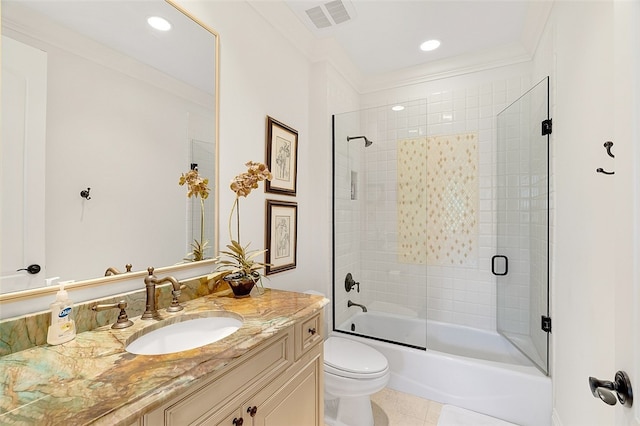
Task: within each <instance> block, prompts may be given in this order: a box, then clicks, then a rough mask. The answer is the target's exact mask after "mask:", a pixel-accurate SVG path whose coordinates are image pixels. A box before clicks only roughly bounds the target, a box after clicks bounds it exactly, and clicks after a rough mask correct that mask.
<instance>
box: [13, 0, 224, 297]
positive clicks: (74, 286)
mask: <svg viewBox="0 0 640 426" xmlns="http://www.w3.org/2000/svg"><path fill="white" fill-rule="evenodd" d="M164 1H165V2H166V3H168V4H169V5H171V6H172V7H174V8H175V9H176V10H178V11H179V12H181V13H183V14H184V15H185V16H186V17H188V18H189V19H191V20H192V21H193V22H194V23H195V24H197V25H200V26H201V27H202V28H204V29H205V30H207V31H208V32H210V33H211V34H212V35H214V36H215V49H216V51H215V76H214V78H215V82H214V84H215V100H214V107H215V114H214V123H215V131H214V137H215V156H216V158H215V161H214V164H215V172H214V176H215V182H216V185H215V186H214V188H213V196H214V201H215V206H216V208H215V209H214V213H213V215H214V225H213V226H214V232H215V236H214V244H213V250H214V253H216V254H217V253H218V250H219V244H220V243H219V241H220V237H219V206H218V203H219V191H218V188H219V186H220V185H218V184H217V183H218V178H219V161H220V160H219V151H220V34H218V32H217V31H215V30H214V29H213V28H211V27H209V26H208V25H206V24H205V23H204V22H202V21H201V20H200V19H198V18H196V17H195V16H194V15H193V14H191V13H190V12H188V11H187V10H186V9H185V8H183V7H182V6H180V5H178V4H177V3H176V2H175V1H174V0H164ZM0 13H1V12H0ZM0 30H1V23H0ZM214 264H215V261H214V259H206V260H201V261H198V262H190V263H183V264H180V265H173V266H165V267H156V272H157V273H162V274H170V273H176V272H185V271H188V270H190V269H194V270H195V269H199V268H202V267H207V266H210V267H211V268H212V269H213V267H214ZM147 274H148V272H147V271H146V270H142V271H137V272H130V273H122V274H119V275H112V276H109V277H98V278H92V279H88V280H81V281H77V282H71V283H68V284H67V285H65V289H66V290H80V289H87V288H92V287H98V286H103V285H110V284H113V283H116V282H119V281H125V280H135V279H143V278H144V277H145V276H146V275H147ZM196 276H198V275H196ZM196 276H194V277H196ZM58 289H59V288H58V286H57V285H54V286H50V287H40V288H33V289H29V290H22V291H16V292H12V293H4V294H0V307H1V305H2V304H3V303H16V302H21V301H27V300H29V299H32V298H36V297H41V296H47V295H53V294H55V293H56V292H57V291H58Z"/></svg>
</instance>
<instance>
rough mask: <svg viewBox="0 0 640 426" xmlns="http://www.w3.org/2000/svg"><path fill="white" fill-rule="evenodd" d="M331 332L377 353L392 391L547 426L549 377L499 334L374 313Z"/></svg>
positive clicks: (524, 423)
mask: <svg viewBox="0 0 640 426" xmlns="http://www.w3.org/2000/svg"><path fill="white" fill-rule="evenodd" d="M352 328H353V330H354V331H353V332H350V331H349V330H351V329H352ZM341 330H345V331H341ZM334 333H336V335H339V336H341V337H348V338H352V339H354V340H359V341H361V342H363V343H365V344H367V345H369V346H372V347H374V348H376V349H377V350H378V351H380V352H381V353H382V354H383V355H384V356H385V357H386V358H387V359H388V360H389V364H390V367H391V379H390V381H389V385H388V386H389V387H390V388H392V389H396V390H398V391H401V392H406V393H409V394H413V395H417V396H420V397H422V398H426V399H430V400H433V401H438V402H440V403H443V404H452V405H455V406H457V407H462V408H466V409H468V410H472V411H476V412H478V413H483V414H487V415H490V416H493V417H497V418H500V419H503V420H506V421H509V422H512V423H516V424H518V425H522V426H549V425H551V379H550V378H549V377H547V376H545V375H544V374H542V373H541V372H540V371H539V370H538V369H537V368H536V367H535V366H533V365H532V364H531V362H530V361H529V360H528V359H527V358H526V357H525V356H523V355H522V354H521V353H520V352H519V351H518V350H517V349H515V348H514V347H513V346H512V345H511V344H510V343H509V342H508V341H506V339H504V338H503V337H502V336H500V335H499V334H498V333H494V332H488V331H484V330H479V329H474V328H470V327H463V326H457V325H453V324H447V323H441V322H436V321H428V324H425V321H424V320H419V319H417V318H406V317H403V316H400V315H395V314H388V313H384V312H375V311H369V312H367V313H363V312H360V313H357V314H355V315H354V316H352V317H351V318H349V319H348V320H347V321H345V322H343V323H342V324H341V325H340V326H339V327H337V330H335V331H334ZM361 335H365V336H374V337H375V339H371V338H365V337H363V336H361ZM376 339H383V340H390V341H396V342H397V341H400V342H401V343H403V344H406V345H411V346H412V347H408V346H402V345H398V344H393V343H388V342H385V341H383V340H376ZM409 339H411V340H409ZM420 339H421V340H420ZM424 347H428V349H427V350H425V349H424Z"/></svg>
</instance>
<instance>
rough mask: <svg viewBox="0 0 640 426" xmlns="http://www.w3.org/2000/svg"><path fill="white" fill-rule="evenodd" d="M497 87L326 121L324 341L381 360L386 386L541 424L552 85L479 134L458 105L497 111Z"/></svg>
mask: <svg viewBox="0 0 640 426" xmlns="http://www.w3.org/2000/svg"><path fill="white" fill-rule="evenodd" d="M504 83H505V84H504V85H503V86H505V87H506V86H508V85H515V82H514V81H511V80H509V82H508V83H509V84H507V82H506V81H505V82H504ZM517 84H518V85H520V84H522V85H521V86H519V87H520V88H521V89H524V79H518V83H517ZM500 86H501V85H499V84H495V83H493V84H491V85H485V86H483V87H480V88H475V89H474V88H470V89H466V88H465V89H464V90H462V89H461V88H460V90H457V89H456V90H452V91H446V92H442V93H440V92H437V93H434V94H433V96H432V97H431V98H430V99H415V100H412V101H406V102H401V104H402V105H394V106H393V108H392V106H391V105H383V106H380V107H373V108H367V109H363V110H359V111H352V112H345V113H342V114H337V115H334V117H333V123H332V124H333V191H334V193H333V214H334V216H333V236H334V241H333V249H334V252H333V257H334V265H333V267H334V270H333V277H334V278H333V299H334V300H333V302H334V303H333V307H334V311H333V322H334V329H335V331H334V333H336V334H340V335H342V336H344V335H345V334H346V335H348V337H350V338H353V339H356V340H361V341H362V342H363V343H365V344H367V345H370V346H372V347H374V348H375V349H377V350H378V351H379V352H381V353H382V354H383V355H384V356H386V358H387V359H388V361H389V364H390V368H391V379H390V382H389V386H390V387H391V388H394V389H397V390H399V391H403V392H407V393H410V394H414V395H418V396H421V397H424V398H427V399H431V400H434V401H438V402H441V403H445V404H451V405H455V406H458V407H462V408H466V409H469V410H472V411H476V412H479V413H483V414H487V415H490V416H494V417H497V418H500V419H503V420H506V421H509V422H513V423H516V424H518V425H522V426H548V425H550V424H551V411H552V405H551V401H552V392H551V379H550V378H549V377H548V376H547V375H546V373H548V371H549V341H550V339H549V333H550V331H551V318H550V309H549V259H550V250H549V238H550V232H549V229H550V228H549V217H550V213H549V206H550V204H551V203H550V173H549V132H548V131H546V130H545V126H548V127H546V128H549V127H550V124H551V122H550V117H549V105H550V103H549V93H550V91H549V79H548V78H545V79H543V80H542V81H540V82H539V83H538V84H536V85H535V86H534V87H532V88H531V89H529V90H528V91H526V92H525V93H524V95H523V96H521V97H520V98H518V99H517V100H516V101H515V102H513V103H512V104H510V105H509V106H508V107H507V108H505V109H503V110H502V111H501V112H500V113H499V114H498V116H497V119H496V122H495V127H493V125H492V129H493V130H495V133H494V132H491V131H486V129H484V130H485V131H482V130H483V129H481V128H480V126H479V123H478V120H477V117H476V116H474V115H472V114H468V111H469V109H468V108H467V106H466V105H470V104H473V105H477V103H478V93H480V94H482V93H483V91H484V92H485V95H486V96H480V98H483V99H484V102H486V105H485V107H486V108H485V109H486V110H487V111H490V110H491V109H492V108H493V110H496V111H497V110H499V108H503V107H504V106H503V105H501V104H499V102H498V101H497V100H498V99H500V98H504V97H505V95H506V94H505V93H498V89H499V87H500ZM493 92H496V93H495V96H491V94H492V93H493ZM445 95H446V96H447V99H445ZM498 95H500V96H498ZM445 100H446V102H445ZM451 100H453V102H451ZM456 101H457V102H456ZM399 106H401V108H398V107H399ZM445 107H446V108H447V109H446V110H444V109H443V108H445ZM428 113H429V114H428ZM445 113H446V115H447V117H454V120H458V119H459V120H458V122H457V123H455V124H454V126H453V127H450V126H449V127H444V125H442V126H441V125H440V124H441V123H440V121H439V120H440V119H441V118H442V119H443V120H444V116H445ZM456 116H457V117H458V119H456V118H455V117H456ZM540 123H542V124H543V131H542V132H541V131H540ZM485 124H486V123H485ZM354 135H362V136H354ZM369 138H371V139H369ZM360 140H364V144H362V143H361V142H360ZM372 140H373V142H372ZM363 145H364V146H363ZM488 153H495V155H486V154H488ZM481 160H482V161H481ZM523 165H525V166H526V167H523ZM483 209H484V211H482V210H483ZM481 211H482V214H479V212H481ZM487 248H488V250H487ZM509 265H511V267H509ZM352 272H353V273H354V274H355V275H357V276H358V277H359V278H358V279H360V278H361V279H362V285H360V284H359V283H357V282H354V283H353V284H354V285H355V289H354V288H353V285H349V284H351V282H350V281H349V280H348V279H345V278H344V277H345V275H347V277H349V275H348V274H349V273H352ZM352 281H353V280H352ZM343 283H344V285H343ZM354 290H355V293H351V292H353V291H354ZM360 292H362V293H363V294H360V295H359V294H358V293H360ZM493 296H494V297H495V299H494V300H495V304H494V302H492V301H491V300H490V298H491V297H493ZM352 298H353V299H354V301H355V302H360V303H365V305H366V307H367V312H361V310H359V309H356V308H353V307H351V308H350V306H353V305H351V303H350V302H349V301H350V300H351V299H352ZM451 301H460V302H461V303H451ZM365 305H356V307H357V306H360V308H362V310H363V311H364V309H365ZM375 305H378V306H382V307H381V308H377V307H376V308H374V306H375ZM355 311H357V312H358V313H357V314H355V315H352V313H353V312H355ZM418 317H422V318H421V319H419V318H418ZM427 317H428V318H431V319H436V320H438V321H451V323H448V322H438V321H431V320H428V319H425V318H427ZM476 319H479V320H481V321H482V324H483V325H484V328H485V329H486V328H489V327H490V326H489V324H491V322H492V321H493V320H495V330H496V332H492V331H486V330H484V329H482V328H471V327H466V326H461V325H459V324H461V323H462V324H471V321H475V320H476ZM538 321H540V322H538ZM539 324H542V326H541V327H540V326H539ZM503 336H506V337H503ZM523 354H526V356H525V355H523ZM530 360H532V361H530Z"/></svg>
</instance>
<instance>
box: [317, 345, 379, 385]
mask: <svg viewBox="0 0 640 426" xmlns="http://www.w3.org/2000/svg"><path fill="white" fill-rule="evenodd" d="M324 371H325V372H326V373H329V374H334V375H336V376H341V377H348V378H353V379H375V378H378V377H382V376H384V375H385V374H388V372H389V363H388V361H387V358H385V357H384V355H382V354H381V353H380V352H378V351H377V350H375V349H373V348H372V347H369V346H367V345H364V344H362V343H359V342H356V341H353V340H349V339H343V338H340V337H329V338H328V339H327V340H325V342H324Z"/></svg>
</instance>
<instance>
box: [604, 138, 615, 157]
mask: <svg viewBox="0 0 640 426" xmlns="http://www.w3.org/2000/svg"><path fill="white" fill-rule="evenodd" d="M611 147H613V142H611V141H606V142H605V143H604V148H605V149H606V150H607V154H609V157H611V158H616V156H615V155H613V153H612V152H611Z"/></svg>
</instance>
